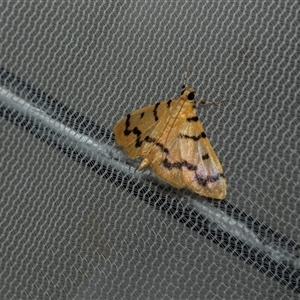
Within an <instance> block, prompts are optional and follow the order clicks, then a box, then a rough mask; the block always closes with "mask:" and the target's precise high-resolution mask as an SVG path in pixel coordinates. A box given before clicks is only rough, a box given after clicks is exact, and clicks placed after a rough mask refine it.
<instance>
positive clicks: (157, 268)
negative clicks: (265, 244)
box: [0, 0, 300, 299]
mask: <svg viewBox="0 0 300 300" xmlns="http://www.w3.org/2000/svg"><path fill="white" fill-rule="evenodd" d="M299 13H300V7H299V3H298V2H297V1H261V2H260V1H257V2H256V1H255V2H252V1H196V0H195V1H63V2H60V1H1V2H0V14H1V17H0V40H1V46H0V63H1V65H0V67H1V68H3V70H7V71H9V72H12V73H13V74H15V75H16V76H18V77H19V78H22V80H25V81H26V82H28V83H30V84H31V85H34V86H35V87H36V88H38V89H40V90H42V91H44V92H45V93H47V94H49V95H52V96H53V97H54V98H55V99H58V100H59V101H60V102H61V103H64V105H66V106H68V107H70V108H72V109H73V110H74V111H76V112H78V113H80V114H81V115H84V116H86V117H87V118H89V119H91V120H93V121H94V122H96V123H97V124H101V126H103V128H105V129H106V136H110V137H112V127H113V125H114V124H115V123H116V122H117V121H118V120H119V119H120V118H121V117H122V116H124V115H125V114H127V113H129V112H131V111H132V110H134V109H137V108H140V107H143V106H146V105H150V104H153V103H155V102H158V101H160V100H162V99H170V98H175V97H177V96H178V93H179V92H180V86H181V83H182V77H183V72H184V70H185V68H186V67H188V70H189V78H188V85H190V86H192V87H194V88H195V90H196V95H197V98H199V99H206V100H210V101H219V100H223V99H225V100H226V102H224V103H223V104H220V105H217V106H215V105H211V106H205V107H204V106H201V107H199V108H198V112H199V118H200V119H201V121H202V123H203V124H204V127H205V128H206V132H207V133H208V135H209V137H210V140H211V143H212V145H213V147H214V149H215V150H216V152H217V154H218V156H219V158H220V161H221V162H222V165H223V168H224V170H225V174H226V176H227V179H228V196H227V197H226V201H227V202H226V203H227V204H226V205H228V204H232V205H234V206H236V207H239V209H240V210H241V211H243V212H245V213H246V214H248V215H251V216H252V217H253V218H254V219H255V220H258V221H260V222H263V223H264V224H267V225H268V226H270V228H272V229H273V230H275V231H278V232H281V233H282V234H284V235H285V236H288V237H289V238H290V239H293V240H294V241H295V242H297V243H300V227H299V222H300V217H299V213H300V205H299V203H300V202H299V194H300V192H299V190H300V189H299V185H300V180H299V179H300V178H299V177H300V176H299V149H300V148H299V146H300V145H299V136H300V126H299V119H300V109H299V101H300V99H299V86H300V85H299V67H300V66H299ZM25 98H26V97H25ZM0 120H1V127H0V134H1V138H0V145H1V155H0V164H1V181H0V182H1V185H0V196H1V200H0V201H1V202H0V214H1V219H0V224H1V227H0V233H1V236H0V238H1V239H0V245H1V246H0V251H1V268H0V298H1V299H13V298H15V299H21V298H22V299H27V298H28V299H32V298H49V299H59V298H69V299H70V298H73V299H75V298H76V299H125V298H127V299H196V298H197V299H270V298H273V297H274V298H276V299H291V298H293V297H296V294H293V291H292V290H290V289H289V288H287V286H286V285H284V284H281V283H279V282H278V281H276V280H274V278H272V276H266V274H265V273H263V272H260V271H259V269H257V268H254V267H253V266H251V265H249V264H247V263H246V262H245V261H243V260H241V259H240V258H238V257H235V256H234V255H232V253H231V252H230V251H228V250H226V249H223V248H221V247H219V246H218V245H216V244H214V243H212V242H211V241H210V240H209V239H207V238H206V237H205V236H202V235H199V234H198V233H197V232H195V231H193V230H191V228H188V227H187V226H185V225H184V224H182V223H179V222H178V221H177V220H176V219H174V218H172V217H171V216H169V215H167V214H165V213H163V212H160V211H159V210H156V209H155V208H153V207H152V206H150V205H148V204H147V201H141V200H140V199H139V198H138V197H135V196H134V194H133V193H131V192H130V191H128V190H126V189H124V187H123V186H120V185H118V184H115V183H114V181H113V178H112V179H111V180H109V178H107V177H105V176H104V177H103V178H102V177H101V176H99V175H98V174H96V173H95V172H93V171H92V170H90V169H89V168H88V167H86V166H83V165H81V164H79V163H77V162H75V161H74V160H73V159H71V158H70V157H69V156H66V155H65V154H64V153H61V152H60V151H57V149H55V148H54V147H51V146H49V145H48V144H45V143H44V142H43V141H42V140H39V139H37V138H35V137H34V136H33V135H32V134H30V133H28V132H26V131H24V130H22V129H20V128H19V127H17V126H15V125H14V124H12V123H11V122H8V121H7V120H5V118H1V119H0ZM104 143H106V142H105V141H104ZM107 145H110V147H112V151H113V149H114V148H115V146H114V145H113V144H109V143H107ZM142 182H143V178H140V183H142ZM150 185H151V183H150ZM148 187H149V183H148V184H146V183H145V188H146V189H147V188H148ZM168 191H169V189H166V191H165V193H168ZM173 192H174V193H176V190H175V189H173ZM178 195H179V196H178V197H179V198H180V197H181V196H180V195H182V191H181V192H178ZM186 199H187V201H192V200H193V199H197V201H198V199H199V201H200V202H201V201H202V202H203V203H204V205H206V204H205V201H207V200H206V199H204V198H201V197H198V196H195V195H191V194H190V193H187V195H186ZM204 215H205V213H204ZM216 218H217V216H216ZM245 239H246V240H247V237H245ZM298 257H299V256H298ZM298 265H299V264H298Z"/></svg>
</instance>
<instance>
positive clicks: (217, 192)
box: [147, 116, 227, 199]
mask: <svg viewBox="0 0 300 300" xmlns="http://www.w3.org/2000/svg"><path fill="white" fill-rule="evenodd" d="M197 119H198V118H197ZM163 128H165V127H164V123H163V122H159V123H158V124H157V126H156V127H155V129H154V131H153V132H152V134H153V136H155V135H157V133H158V132H161V131H162V129H163ZM156 132H157V133H156ZM159 144H160V145H161V146H160V147H157V145H156V147H153V148H152V149H151V151H150V152H149V153H148V156H147V159H148V161H149V162H150V163H151V166H152V168H153V170H154V171H155V172H156V173H157V174H158V175H159V176H160V177H161V178H163V179H164V180H166V181H168V182H169V183H171V184H172V185H173V186H175V187H178V188H183V187H188V188H190V189H191V190H193V191H194V192H196V193H197V194H200V195H202V196H206V197H210V198H215V199H224V198H225V196H226V189H227V185H226V179H225V177H224V175H223V169H222V166H221V164H220V162H219V160H218V158H217V156H216V154H215V152H214V150H213V148H212V146H211V144H210V142H209V140H208V138H207V137H206V135H205V133H204V130H203V127H202V125H201V123H200V121H199V120H197V121H190V122H189V121H187V116H185V117H184V118H182V119H180V118H178V119H177V120H175V121H174V124H173V126H172V127H171V129H170V131H169V132H168V134H165V135H162V136H161V139H160V143H159Z"/></svg>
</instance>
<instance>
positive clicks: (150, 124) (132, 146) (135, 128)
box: [114, 101, 169, 158]
mask: <svg viewBox="0 0 300 300" xmlns="http://www.w3.org/2000/svg"><path fill="white" fill-rule="evenodd" d="M167 102H168V101H163V102H160V103H157V104H154V105H150V106H147V107H143V108H141V109H138V110H136V111H133V112H132V113H130V114H128V115H127V116H126V117H124V118H123V119H121V120H120V121H119V122H118V123H117V124H116V125H115V126H114V134H115V139H116V142H117V144H118V145H120V146H122V147H123V148H124V150H125V152H126V153H127V154H128V155H129V156H130V157H132V158H135V157H139V156H145V155H146V154H147V149H148V148H149V147H150V146H151V143H148V142H147V141H146V140H147V137H151V136H152V132H153V130H154V128H155V127H156V126H157V123H158V120H160V119H164V118H167V116H166V114H168V112H169V111H168V109H167V106H168V104H167Z"/></svg>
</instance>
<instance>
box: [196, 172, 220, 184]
mask: <svg viewBox="0 0 300 300" xmlns="http://www.w3.org/2000/svg"><path fill="white" fill-rule="evenodd" d="M220 177H224V178H225V176H224V175H223V174H220V173H217V174H216V175H215V176H205V177H204V176H203V175H201V174H199V173H197V172H195V178H196V180H197V182H198V183H199V184H201V185H202V186H206V184H207V183H208V182H216V181H218V180H220Z"/></svg>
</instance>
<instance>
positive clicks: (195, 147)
mask: <svg viewBox="0 0 300 300" xmlns="http://www.w3.org/2000/svg"><path fill="white" fill-rule="evenodd" d="M185 83H186V73H185V79H184V82H183V86H182V92H181V96H180V97H179V98H178V99H174V100H165V101H162V102H159V103H156V104H154V105H150V106H147V107H144V108H141V109H138V110H136V111H134V112H132V113H130V114H128V115H127V116H126V117H125V118H123V119H121V120H120V121H119V122H118V123H117V124H116V125H115V127H114V133H115V138H116V143H117V144H118V145H120V146H122V147H123V148H124V150H125V152H126V153H127V154H128V156H130V157H132V158H136V157H141V158H142V161H141V163H140V165H139V168H138V169H139V170H142V169H143V168H145V167H146V166H148V165H151V167H152V169H153V170H154V171H155V172H156V173H157V175H158V176H159V177H161V178H162V179H164V180H165V181H167V182H169V183H170V184H172V185H173V186H175V187H177V188H184V187H188V188H190V189H191V190H192V191H194V192H195V193H197V194H199V195H202V196H205V197H209V198H215V199H220V200H222V199H224V198H225V197H226V190H227V184H226V179H225V176H224V173H223V169H222V166H221V164H220V162H219V159H218V157H217V156H216V154H215V152H214V150H213V148H212V146H211V144H210V142H209V140H208V138H207V136H206V134H205V132H204V129H203V127H202V124H201V123H200V121H199V119H198V116H197V114H196V110H195V106H196V103H200V104H205V103H207V102H205V101H196V100H194V89H192V88H190V87H189V88H186V86H185Z"/></svg>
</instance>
